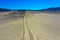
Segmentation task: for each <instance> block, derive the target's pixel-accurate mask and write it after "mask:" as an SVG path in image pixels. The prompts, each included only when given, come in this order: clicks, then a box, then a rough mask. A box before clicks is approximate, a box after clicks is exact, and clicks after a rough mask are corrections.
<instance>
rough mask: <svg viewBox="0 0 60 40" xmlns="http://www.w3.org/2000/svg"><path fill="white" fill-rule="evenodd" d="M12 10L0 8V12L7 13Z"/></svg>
mask: <svg viewBox="0 0 60 40" xmlns="http://www.w3.org/2000/svg"><path fill="white" fill-rule="evenodd" d="M10 10H11V9H6V8H0V12H6V11H10Z"/></svg>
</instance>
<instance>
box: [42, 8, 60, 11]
mask: <svg viewBox="0 0 60 40" xmlns="http://www.w3.org/2000/svg"><path fill="white" fill-rule="evenodd" d="M41 11H60V7H52V8H47V9H42V10H41Z"/></svg>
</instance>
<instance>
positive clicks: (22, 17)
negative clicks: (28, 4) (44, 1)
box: [0, 11, 60, 40]
mask: <svg viewBox="0 0 60 40" xmlns="http://www.w3.org/2000/svg"><path fill="white" fill-rule="evenodd" d="M20 13H23V14H20ZM0 40H60V14H58V13H54V14H53V13H42V12H35V11H26V12H25V13H24V12H0Z"/></svg>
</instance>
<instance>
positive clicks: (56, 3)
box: [0, 0, 60, 10]
mask: <svg viewBox="0 0 60 40" xmlns="http://www.w3.org/2000/svg"><path fill="white" fill-rule="evenodd" d="M50 7H60V0H0V8H9V9H34V10H38V9H44V8H50Z"/></svg>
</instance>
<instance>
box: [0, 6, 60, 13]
mask: <svg viewBox="0 0 60 40" xmlns="http://www.w3.org/2000/svg"><path fill="white" fill-rule="evenodd" d="M6 11H60V7H52V8H47V9H42V10H30V9H23V10H12V9H6V8H0V12H6Z"/></svg>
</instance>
